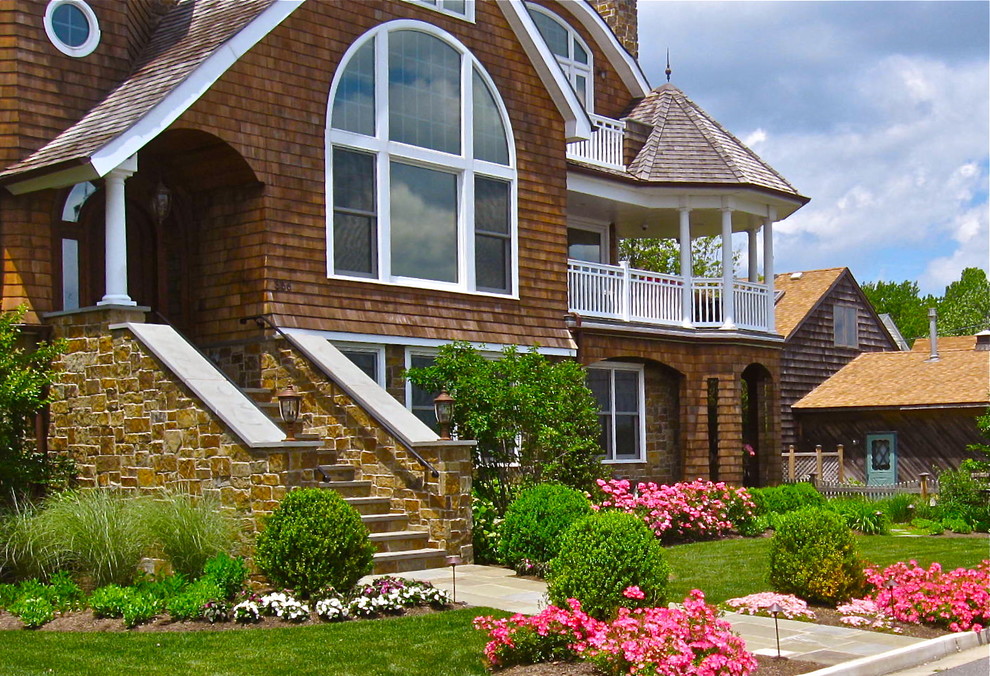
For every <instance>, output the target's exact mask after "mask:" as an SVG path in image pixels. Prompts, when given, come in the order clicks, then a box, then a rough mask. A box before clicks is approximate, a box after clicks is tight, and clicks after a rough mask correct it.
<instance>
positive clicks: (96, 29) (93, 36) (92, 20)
mask: <svg viewBox="0 0 990 676" xmlns="http://www.w3.org/2000/svg"><path fill="white" fill-rule="evenodd" d="M62 5H72V6H73V7H75V8H76V9H78V10H79V11H80V12H82V13H83V16H84V17H86V22H87V23H88V24H89V36H88V37H87V38H86V41H85V42H83V43H82V44H81V45H79V46H78V47H73V46H72V45H70V44H67V43H65V42H62V40H61V39H60V38H59V37H58V35H57V34H56V33H55V26H53V25H52V17H53V15H54V14H55V10H56V9H58V8H59V7H61V6H62ZM44 25H45V34H46V35H48V39H49V40H50V41H51V43H52V44H53V45H54V46H55V49H57V50H58V51H60V52H62V53H63V54H65V55H67V56H71V57H74V58H81V57H83V56H89V55H90V54H92V53H93V51H94V50H96V48H97V47H98V46H99V44H100V36H101V33H100V22H99V20H98V19H97V18H96V13H95V12H94V11H93V10H92V9H90V6H89V5H87V4H86V3H85V2H83V0H51V1H50V2H49V3H48V7H46V8H45V20H44Z"/></svg>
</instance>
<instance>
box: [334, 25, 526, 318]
mask: <svg viewBox="0 0 990 676" xmlns="http://www.w3.org/2000/svg"><path fill="white" fill-rule="evenodd" d="M402 30H415V31H419V32H421V33H426V34H427V35H432V36H433V37H436V38H438V39H440V40H442V41H444V42H445V43H446V44H448V45H449V46H450V47H452V48H453V49H455V50H456V51H457V52H458V54H459V55H460V58H461V74H460V75H461V96H462V104H461V105H462V111H463V112H464V116H463V120H462V129H461V131H462V133H461V154H460V155H454V154H451V153H446V152H443V151H439V150H432V149H429V148H421V147H418V146H412V145H408V144H405V143H400V142H398V141H391V140H389V138H388V136H389V128H388V123H389V114H388V113H389V109H388V43H387V40H385V39H378V38H379V37H380V36H382V35H387V34H388V33H392V32H396V31H402ZM368 40H376V43H375V118H376V121H375V136H374V137H371V136H365V135H363V134H357V133H354V132H349V131H345V130H340V129H334V128H333V126H332V120H333V103H334V99H335V98H336V95H337V88H338V86H339V84H340V80H341V78H342V77H343V74H344V70H345V69H346V66H347V64H348V63H349V62H350V59H351V57H353V55H354V54H355V53H356V52H357V50H358V49H360V48H361V47H362V46H363V45H364V44H365V43H366V42H367V41H368ZM475 70H477V71H478V74H479V75H480V76H481V79H482V81H483V82H484V83H485V85H486V86H487V87H488V88H489V90H490V91H491V92H492V93H493V97H492V98H493V99H494V101H495V105H496V107H497V109H498V112H499V115H500V117H501V119H502V124H503V125H504V127H505V134H506V142H507V145H508V154H509V164H508V166H506V165H501V164H496V163H493V162H487V161H484V160H480V159H475V158H474V157H473V153H474V148H473V144H472V143H469V142H468V140H469V139H470V138H471V136H470V134H472V133H473V131H472V130H473V117H472V115H473V103H472V101H471V100H470V99H471V97H470V92H472V91H473V90H472V86H473V85H472V79H473V75H474V71H475ZM514 138H515V135H514V133H513V130H512V124H511V121H510V119H509V114H508V110H507V109H506V108H505V103H504V101H503V100H502V97H501V96H500V95H499V93H498V89H497V88H496V87H495V83H494V81H493V80H492V78H491V76H490V75H489V74H488V71H487V70H486V69H485V68H484V66H483V65H482V64H481V62H480V61H478V59H477V58H476V57H475V56H474V55H473V54H472V53H471V51H470V50H468V48H467V47H465V46H464V44H463V43H461V42H460V41H459V40H458V39H457V38H455V37H454V36H453V35H451V34H450V33H448V32H447V31H445V30H443V29H441V28H437V27H436V26H432V25H430V24H427V23H424V22H422V21H413V20H408V19H402V20H398V21H390V22H388V23H384V24H381V25H380V26H377V27H375V28H373V29H371V30H370V31H368V32H366V33H365V34H364V35H362V36H361V37H360V38H358V39H357V40H355V41H354V43H353V44H351V46H350V47H349V48H348V49H347V51H346V52H345V53H344V56H343V57H342V59H341V61H340V66H338V68H337V72H336V73H335V74H334V77H333V82H332V84H331V87H330V95H329V98H328V101H327V117H326V132H325V153H324V170H325V173H324V175H325V177H326V180H325V189H326V210H325V211H326V218H327V221H326V243H327V277H328V278H330V279H338V280H346V281H352V282H375V283H380V284H387V285H393V286H405V287H414V288H420V289H431V290H436V291H452V292H457V293H470V294H479V295H485V296H492V297H496V298H502V299H505V298H510V299H516V300H518V298H519V216H518V212H519V208H518V203H519V186H518V179H517V171H516V148H515V142H514ZM334 147H341V148H343V149H345V150H353V151H357V152H366V153H372V154H374V155H375V160H376V162H375V186H376V192H375V200H376V209H377V218H376V227H377V231H376V234H377V241H376V244H377V251H376V252H375V253H376V255H377V257H378V259H377V263H378V272H377V276H371V277H367V276H357V275H345V274H337V273H336V272H335V270H334V251H333V216H334V214H333V211H334V209H333V204H334V202H333V174H332V166H333V148H334ZM392 160H397V161H400V162H402V163H405V164H410V165H415V166H421V167H425V168H428V169H436V170H439V171H445V172H448V173H454V174H456V175H457V188H458V206H457V210H458V213H457V240H458V241H457V256H458V264H457V278H458V280H459V281H457V282H443V281H438V280H430V279H419V278H414V277H402V276H393V275H392V274H391V256H390V254H391V252H390V242H391V230H390V227H391V214H390V208H391V204H390V197H391V196H390V195H389V191H388V190H383V189H382V187H383V186H388V185H389V165H390V162H391V161H392ZM475 176H481V177H489V178H494V179H500V180H504V181H506V182H507V183H508V185H509V233H510V243H509V255H510V256H511V258H512V261H511V266H510V270H509V280H508V283H509V288H508V289H507V290H506V291H505V292H504V293H500V292H496V291H491V290H487V289H478V288H477V285H476V281H475V265H474V254H475V248H474V247H475V232H474V214H473V208H474V180H473V179H474V177H475ZM468 178H470V179H471V180H467V179H468Z"/></svg>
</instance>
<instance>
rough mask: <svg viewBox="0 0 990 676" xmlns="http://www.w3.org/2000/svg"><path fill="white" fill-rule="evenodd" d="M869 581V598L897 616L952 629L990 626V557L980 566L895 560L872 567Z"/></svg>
mask: <svg viewBox="0 0 990 676" xmlns="http://www.w3.org/2000/svg"><path fill="white" fill-rule="evenodd" d="M865 573H866V581H867V582H868V583H869V584H870V585H871V586H872V587H873V591H872V592H871V593H870V594H868V595H867V597H866V598H867V599H868V600H871V601H873V602H874V603H875V604H876V606H877V607H878V608H882V609H884V611H885V612H887V613H889V614H890V615H891V616H892V617H893V618H894V619H896V620H899V621H901V622H908V623H911V624H919V623H927V624H935V625H939V626H942V627H947V628H948V629H949V630H950V631H969V630H972V631H981V630H982V629H983V628H984V627H986V626H990V559H988V560H984V561H983V562H981V563H980V564H979V565H978V566H976V568H957V569H956V570H952V571H944V570H942V566H941V565H939V564H938V563H933V564H932V565H931V566H929V567H928V568H927V569H926V568H923V567H921V566H919V565H918V564H917V562H915V561H910V562H908V563H903V562H901V563H895V564H893V565H891V566H887V567H886V568H884V569H883V570H880V569H878V568H873V567H869V568H867V569H866V571H865Z"/></svg>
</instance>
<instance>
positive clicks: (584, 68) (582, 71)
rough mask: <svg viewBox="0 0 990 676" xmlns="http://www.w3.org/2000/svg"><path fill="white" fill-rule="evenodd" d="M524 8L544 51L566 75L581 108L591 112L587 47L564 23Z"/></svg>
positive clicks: (538, 9)
mask: <svg viewBox="0 0 990 676" xmlns="http://www.w3.org/2000/svg"><path fill="white" fill-rule="evenodd" d="M526 8H527V9H528V10H529V15H530V16H531V17H532V18H533V23H535V24H536V29H537V30H538V31H540V35H542V36H543V40H544V41H545V42H546V43H547V47H549V48H550V51H551V52H553V55H554V56H556V57H557V63H559V64H560V67H561V68H562V69H563V70H564V74H565V75H567V79H568V80H569V81H570V83H571V86H572V87H573V88H574V92H575V93H576V94H577V96H578V99H580V101H581V105H583V106H584V109H585V110H586V111H587V112H589V113H590V112H593V111H592V109H593V108H594V100H595V99H594V89H593V86H592V82H593V79H592V77H591V74H592V73H593V72H594V71H593V70H592V66H593V64H592V60H591V50H590V49H588V45H587V43H586V42H585V41H584V40H582V39H581V36H580V35H578V33H577V31H575V30H574V29H573V28H571V27H570V26H569V25H568V24H567V22H566V21H564V20H563V19H561V18H560V17H559V16H557V15H556V14H554V13H553V12H551V11H550V10H548V9H545V8H543V7H541V6H540V5H535V4H532V3H529V4H527V5H526Z"/></svg>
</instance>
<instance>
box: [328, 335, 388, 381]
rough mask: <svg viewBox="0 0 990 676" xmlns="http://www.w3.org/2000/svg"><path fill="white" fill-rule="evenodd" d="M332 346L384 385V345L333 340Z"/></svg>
mask: <svg viewBox="0 0 990 676" xmlns="http://www.w3.org/2000/svg"><path fill="white" fill-rule="evenodd" d="M334 347H336V348H337V349H338V350H340V353H341V354H342V355H344V356H345V357H347V358H348V359H350V360H351V361H352V362H354V365H355V366H357V367H358V368H359V369H361V370H362V371H364V373H365V375H367V376H368V377H369V378H371V379H372V380H374V381H375V382H376V383H378V384H379V385H380V386H381V387H385V346H383V345H366V344H362V343H336V342H335V343H334Z"/></svg>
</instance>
